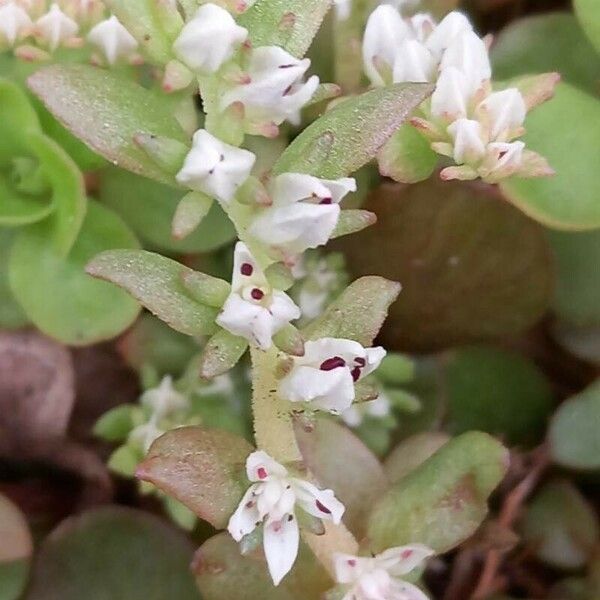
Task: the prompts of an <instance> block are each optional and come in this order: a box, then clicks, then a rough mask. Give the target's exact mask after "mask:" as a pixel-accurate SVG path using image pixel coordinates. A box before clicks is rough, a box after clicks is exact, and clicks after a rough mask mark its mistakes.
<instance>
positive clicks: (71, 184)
mask: <svg viewBox="0 0 600 600" xmlns="http://www.w3.org/2000/svg"><path fill="white" fill-rule="evenodd" d="M0 111H1V112H2V115H3V118H2V122H1V123H0V237H1V238H2V240H3V243H2V253H3V258H2V263H3V265H5V266H4V268H3V272H2V275H1V277H2V279H3V282H2V285H1V286H0V287H1V288H2V289H3V291H4V292H3V293H4V295H5V296H6V298H3V301H4V302H6V303H8V305H9V306H13V310H12V311H8V312H12V315H13V317H12V318H8V319H7V321H3V324H4V325H8V326H10V325H11V324H12V325H21V324H23V323H24V322H27V321H31V322H32V323H33V324H34V325H35V326H36V327H38V328H39V329H40V330H42V331H43V332H44V333H46V334H47V335H50V336H51V337H54V338H56V339H58V340H60V341H62V342H64V343H67V344H73V345H81V344H89V343H93V342H95V341H99V340H102V339H108V338H111V337H114V336H115V335H117V334H118V333H120V332H121V331H122V330H123V329H125V328H126V327H127V326H129V325H130V324H131V322H132V321H133V320H134V319H135V317H136V316H137V314H138V312H139V308H138V307H137V306H136V304H135V303H134V302H133V301H132V300H131V299H130V298H128V297H127V295H126V294H123V293H122V292H120V291H119V290H115V289H114V288H112V287H111V286H108V285H105V284H102V283H101V282H97V281H94V280H93V279H91V278H90V277H88V276H87V275H86V274H85V272H84V265H85V263H86V262H87V261H88V260H89V259H90V258H91V257H92V256H94V255H95V254H96V253H97V252H98V251H102V250H107V249H109V248H114V247H125V248H135V247H137V245H138V244H137V240H136V238H135V236H134V235H133V234H132V233H131V231H130V230H129V229H128V228H127V227H126V226H125V224H124V223H123V222H122V221H121V220H120V218H119V217H117V216H116V215H115V214H114V213H112V212H111V211H109V210H108V209H106V208H104V207H103V206H100V205H99V204H97V203H95V202H92V201H88V200H87V199H86V195H85V187H84V182H83V177H82V175H81V173H80V172H79V170H78V169H77V166H76V165H75V163H74V162H73V161H72V160H71V158H70V157H69V155H68V154H67V153H66V152H65V151H64V150H63V149H62V148H61V147H60V146H59V145H58V144H57V143H56V142H55V141H53V140H52V139H51V138H50V137H48V136H47V135H45V133H44V131H43V130H42V127H41V125H40V122H39V120H38V116H37V114H36V112H35V110H34V109H33V108H32V106H31V104H30V103H29V101H28V99H27V96H26V95H25V93H24V92H23V91H22V90H21V89H20V88H19V87H18V86H16V85H15V84H13V83H11V82H9V81H7V80H4V79H1V80H0ZM3 314H4V311H3ZM15 314H16V315H18V316H20V318H16V319H15V317H14V315H15Z"/></svg>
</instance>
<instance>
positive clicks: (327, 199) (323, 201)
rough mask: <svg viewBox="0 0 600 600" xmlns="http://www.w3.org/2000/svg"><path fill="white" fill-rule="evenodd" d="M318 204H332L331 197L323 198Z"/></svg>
mask: <svg viewBox="0 0 600 600" xmlns="http://www.w3.org/2000/svg"><path fill="white" fill-rule="evenodd" d="M319 204H333V198H323V200H321V202H319Z"/></svg>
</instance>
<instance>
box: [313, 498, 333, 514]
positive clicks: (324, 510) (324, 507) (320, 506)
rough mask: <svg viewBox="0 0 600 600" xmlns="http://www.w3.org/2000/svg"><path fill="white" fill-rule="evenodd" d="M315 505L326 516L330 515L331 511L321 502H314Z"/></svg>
mask: <svg viewBox="0 0 600 600" xmlns="http://www.w3.org/2000/svg"><path fill="white" fill-rule="evenodd" d="M315 504H316V505H317V508H318V509H319V510H320V511H321V512H322V513H325V514H326V515H330V514H331V511H330V510H329V509H328V508H327V507H326V506H325V505H324V504H322V503H321V502H319V501H318V500H315Z"/></svg>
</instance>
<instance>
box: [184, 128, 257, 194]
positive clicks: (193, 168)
mask: <svg viewBox="0 0 600 600" xmlns="http://www.w3.org/2000/svg"><path fill="white" fill-rule="evenodd" d="M255 160H256V156H254V154H252V152H249V151H248V150H244V149H241V148H236V147H235V146H230V145H229V144H226V143H225V142H222V141H221V140H219V139H218V138H216V137H215V136H214V135H211V134H210V133H208V131H206V130H205V129H199V130H198V131H196V133H195V134H194V139H193V144H192V149H191V150H190V152H189V153H188V155H187V156H186V158H185V161H184V163H183V167H182V169H181V171H179V173H177V181H178V182H179V183H181V184H182V185H185V186H187V187H189V188H190V189H192V190H195V191H197V192H204V193H205V194H208V195H209V196H212V197H214V198H216V199H217V200H219V202H223V203H225V204H227V203H229V202H230V201H231V199H232V198H233V197H234V196H235V193H236V192H237V190H238V188H239V187H240V186H241V185H242V184H243V183H244V181H246V179H248V176H249V175H250V171H251V170H252V167H253V166H254V162H255Z"/></svg>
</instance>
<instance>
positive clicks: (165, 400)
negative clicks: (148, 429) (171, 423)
mask: <svg viewBox="0 0 600 600" xmlns="http://www.w3.org/2000/svg"><path fill="white" fill-rule="evenodd" d="M140 402H141V404H142V405H143V406H147V407H148V408H149V409H150V410H151V411H152V415H153V416H154V417H156V419H158V420H160V419H164V418H165V417H167V416H169V415H171V414H172V413H174V412H177V411H179V410H186V409H187V408H189V406H190V403H189V400H188V399H187V398H186V397H185V396H184V395H183V394H181V393H180V392H178V391H177V390H176V389H175V388H174V387H173V379H172V377H171V376H170V375H166V376H165V377H163V379H162V381H161V382H160V385H159V386H158V387H156V388H152V389H150V390H146V391H145V392H144V393H143V394H142V397H141V399H140Z"/></svg>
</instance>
